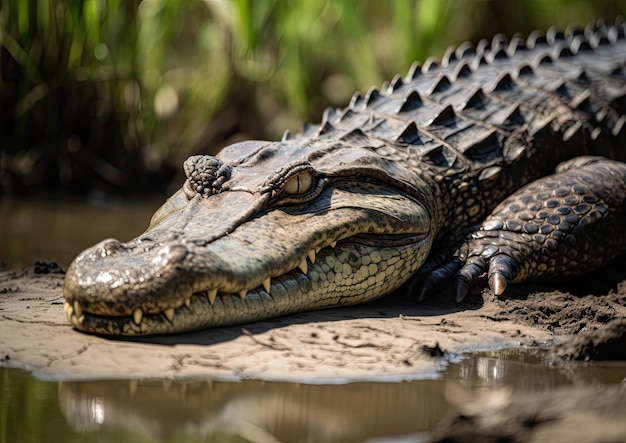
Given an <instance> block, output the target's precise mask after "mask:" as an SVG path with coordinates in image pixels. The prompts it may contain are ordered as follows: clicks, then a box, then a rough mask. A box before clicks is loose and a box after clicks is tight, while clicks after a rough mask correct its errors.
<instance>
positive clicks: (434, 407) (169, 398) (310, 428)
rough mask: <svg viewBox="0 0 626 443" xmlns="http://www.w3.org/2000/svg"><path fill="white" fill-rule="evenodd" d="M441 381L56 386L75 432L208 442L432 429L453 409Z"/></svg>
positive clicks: (347, 438)
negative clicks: (121, 432)
mask: <svg viewBox="0 0 626 443" xmlns="http://www.w3.org/2000/svg"><path fill="white" fill-rule="evenodd" d="M443 383H445V382H444V381H442V380H421V381H416V382H399V383H349V384H343V385H307V384H292V383H277V382H263V381H254V380H249V381H245V382H241V383H231V382H211V381H185V382H171V381H167V382H163V381H133V382H119V381H108V382H97V383H93V382H78V383H67V382H66V383H59V391H58V401H59V406H60V408H61V411H62V412H63V414H64V415H65V417H66V418H67V420H68V422H69V423H70V424H71V426H72V427H73V428H74V429H75V430H77V431H79V432H85V431H94V430H100V431H104V430H112V429H115V428H126V429H134V430H135V431H137V430H138V429H141V431H142V433H143V434H144V435H147V436H150V437H151V438H153V439H157V440H159V441H164V440H168V439H170V438H171V437H172V436H173V435H175V434H176V433H179V432H180V431H181V430H184V433H185V434H186V435H187V436H188V437H193V438H200V439H202V440H203V441H206V440H208V441H213V439H217V437H218V436H220V435H222V436H223V435H230V436H233V437H234V436H236V437H239V438H242V439H244V441H255V442H256V441H263V442H265V441H267V442H274V441H283V442H285V441H287V442H298V441H302V442H305V441H315V442H334V441H338V442H361V441H364V440H366V439H369V438H373V437H382V436H385V437H390V436H402V435H407V434H414V433H417V432H420V431H426V430H428V429H430V428H432V427H433V426H434V425H435V423H436V422H437V421H438V420H439V418H440V417H441V416H442V415H443V414H444V413H445V412H447V411H448V410H449V409H450V406H449V404H448V403H447V402H446V400H445V399H444V394H443V391H444V390H443V389H442V384H443Z"/></svg>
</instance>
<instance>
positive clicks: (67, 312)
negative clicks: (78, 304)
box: [63, 302, 74, 322]
mask: <svg viewBox="0 0 626 443" xmlns="http://www.w3.org/2000/svg"><path fill="white" fill-rule="evenodd" d="M63 309H64V310H65V316H66V317H67V319H68V320H69V321H70V322H71V321H72V314H73V313H74V308H72V305H70V304H69V303H67V302H66V303H65V304H64V305H63Z"/></svg>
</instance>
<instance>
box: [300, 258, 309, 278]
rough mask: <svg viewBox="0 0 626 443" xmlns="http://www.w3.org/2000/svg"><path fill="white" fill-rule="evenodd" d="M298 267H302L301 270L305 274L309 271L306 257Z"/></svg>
mask: <svg viewBox="0 0 626 443" xmlns="http://www.w3.org/2000/svg"><path fill="white" fill-rule="evenodd" d="M298 267H299V268H300V270H301V271H302V273H303V274H306V273H307V271H308V269H309V268H308V267H307V264H306V258H303V259H302V261H301V262H300V264H299V265H298Z"/></svg>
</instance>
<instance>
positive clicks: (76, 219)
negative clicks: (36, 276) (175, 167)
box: [0, 198, 164, 268]
mask: <svg viewBox="0 0 626 443" xmlns="http://www.w3.org/2000/svg"><path fill="white" fill-rule="evenodd" d="M163 202H164V199H162V198H150V199H147V200H141V201H116V200H111V199H102V198H94V199H91V200H89V201H83V200H67V199H64V200H59V199H52V198H51V199H22V200H17V199H11V198H0V265H4V267H8V268H18V267H23V266H30V265H32V264H33V262H34V261H35V260H40V259H46V260H54V261H56V262H58V263H59V264H61V265H62V266H63V267H67V265H69V264H70V262H71V261H72V260H73V259H74V257H76V255H78V254H79V253H80V252H82V251H83V250H85V249H86V248H87V247H89V246H92V245H94V244H96V243H97V242H99V241H101V240H104V239H105V238H110V237H114V238H117V239H118V240H122V241H127V240H130V239H131V238H134V237H135V236H137V235H139V234H141V233H142V232H143V231H145V229H146V228H147V227H148V223H149V222H150V218H151V217H152V214H153V213H154V212H155V211H156V209H157V208H158V207H159V206H160V205H161V204H162V203H163ZM0 268H2V266H0Z"/></svg>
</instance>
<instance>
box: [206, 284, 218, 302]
mask: <svg viewBox="0 0 626 443" xmlns="http://www.w3.org/2000/svg"><path fill="white" fill-rule="evenodd" d="M207 295H208V297H209V303H211V304H213V303H215V298H216V297H217V288H215V289H209V290H208V291H207Z"/></svg>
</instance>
